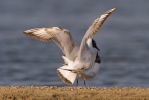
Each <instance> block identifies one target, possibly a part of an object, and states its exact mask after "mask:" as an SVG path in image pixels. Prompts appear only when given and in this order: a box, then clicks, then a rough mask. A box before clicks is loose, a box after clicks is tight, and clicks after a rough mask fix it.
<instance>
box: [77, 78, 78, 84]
mask: <svg viewBox="0 0 149 100" xmlns="http://www.w3.org/2000/svg"><path fill="white" fill-rule="evenodd" d="M77 86H78V78H77Z"/></svg>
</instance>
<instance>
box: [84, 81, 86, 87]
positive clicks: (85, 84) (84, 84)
mask: <svg viewBox="0 0 149 100" xmlns="http://www.w3.org/2000/svg"><path fill="white" fill-rule="evenodd" d="M84 86H85V87H86V84H85V79H84Z"/></svg>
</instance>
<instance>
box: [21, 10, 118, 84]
mask: <svg viewBox="0 0 149 100" xmlns="http://www.w3.org/2000/svg"><path fill="white" fill-rule="evenodd" d="M115 10H116V8H113V9H110V10H108V11H106V12H105V13H103V14H102V15H101V16H100V17H99V18H97V19H96V20H95V21H94V22H93V23H92V24H91V26H90V27H89V28H88V30H87V31H86V33H85V35H84V37H83V39H82V41H81V44H80V46H78V45H77V44H76V43H75V42H74V40H73V38H72V36H71V33H70V32H69V31H68V30H66V29H63V28H59V27H43V28H33V29H29V30H26V31H24V32H23V33H24V34H26V35H27V36H31V37H33V38H36V39H38V40H41V41H44V42H48V41H50V40H53V41H54V42H55V43H56V44H57V45H58V46H59V47H60V49H61V50H62V51H63V53H64V55H63V56H62V58H63V59H64V62H65V63H64V64H63V66H62V67H60V68H58V69H57V74H58V76H59V77H60V79H61V80H62V81H63V82H65V83H66V84H68V85H72V84H73V83H74V81H75V79H76V78H77V85H78V78H83V79H84V86H86V83H85V81H86V79H89V78H93V77H95V75H96V74H97V73H98V71H99V65H100V62H101V60H100V57H99V55H98V51H99V48H98V47H97V45H96V42H95V40H93V36H94V35H95V34H96V33H97V31H98V30H99V29H100V27H101V25H102V24H103V23H104V22H105V20H106V19H107V18H108V17H109V15H111V14H112V13H113V12H114V11H115Z"/></svg>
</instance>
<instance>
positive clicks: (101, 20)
mask: <svg viewBox="0 0 149 100" xmlns="http://www.w3.org/2000/svg"><path fill="white" fill-rule="evenodd" d="M115 10H116V8H113V9H110V10H108V11H106V12H105V13H104V14H102V15H101V16H100V17H99V18H97V19H96V20H95V21H94V22H93V23H92V25H91V26H90V27H89V29H88V30H87V32H86V33H85V35H84V37H83V39H82V42H81V45H80V49H79V59H81V58H84V57H83V55H84V52H88V51H89V50H88V49H89V48H88V45H87V43H86V41H87V40H88V39H89V38H92V37H93V36H94V35H95V34H96V33H97V31H98V30H99V29H100V27H101V25H102V24H103V23H104V22H105V20H106V19H107V18H108V17H109V16H110V15H111V14H112V13H113V12H114V11H115Z"/></svg>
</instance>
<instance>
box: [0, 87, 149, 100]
mask: <svg viewBox="0 0 149 100" xmlns="http://www.w3.org/2000/svg"><path fill="white" fill-rule="evenodd" d="M39 99H40V100H41V99H42V100H149V88H139V87H134V88H130V87H124V88H120V87H111V88H106V87H105V88H104V87H102V88H99V87H57V86H0V100H39Z"/></svg>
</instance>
